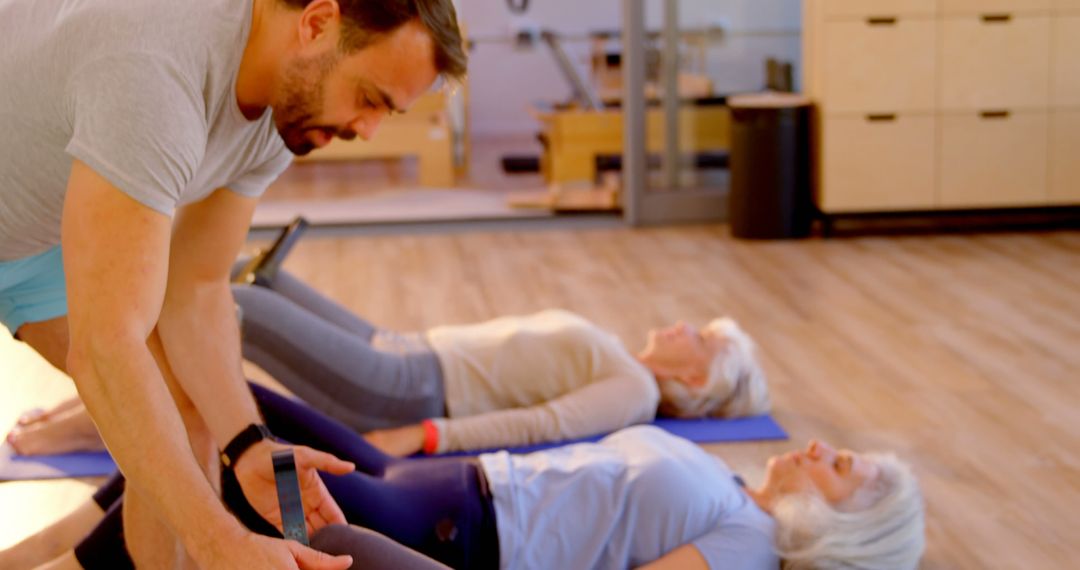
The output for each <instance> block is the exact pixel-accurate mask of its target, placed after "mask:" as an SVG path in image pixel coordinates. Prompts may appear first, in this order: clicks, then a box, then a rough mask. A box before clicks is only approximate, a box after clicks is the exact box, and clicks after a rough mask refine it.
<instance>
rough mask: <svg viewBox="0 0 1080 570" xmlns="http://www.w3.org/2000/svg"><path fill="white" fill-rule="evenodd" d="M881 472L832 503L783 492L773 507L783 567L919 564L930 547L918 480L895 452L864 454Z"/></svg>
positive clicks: (863, 569) (893, 568)
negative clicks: (926, 548) (838, 502)
mask: <svg viewBox="0 0 1080 570" xmlns="http://www.w3.org/2000/svg"><path fill="white" fill-rule="evenodd" d="M862 457H863V458H864V459H865V460H867V461H870V462H872V463H874V464H875V465H877V467H878V469H879V471H878V477H877V478H876V479H874V481H872V482H870V483H868V484H866V485H864V486H863V488H861V489H859V490H858V491H857V492H856V493H855V495H854V496H852V497H851V498H850V499H848V500H847V501H846V502H844V503H842V504H840V505H838V506H836V507H832V506H829V504H828V503H826V502H825V500H824V499H822V498H821V497H820V496H819V495H817V494H809V493H806V494H796V495H789V496H786V497H782V498H781V499H780V500H779V501H777V503H776V505H775V506H774V507H773V512H772V514H773V517H774V518H775V519H776V549H777V552H778V553H779V554H780V556H781V557H782V558H783V559H784V569H785V570H804V569H815V570H832V569H837V570H840V569H843V570H849V569H859V570H879V569H880V570H904V569H907V568H917V567H918V565H919V558H920V557H922V553H923V549H924V548H925V546H926V538H925V531H924V520H923V500H922V493H921V492H920V491H919V483H918V481H917V480H916V479H915V475H914V474H913V473H912V472H911V468H910V467H908V465H907V464H905V463H904V462H903V461H900V460H899V459H897V458H896V456H895V455H893V454H876V453H869V454H864V455H863V456H862Z"/></svg>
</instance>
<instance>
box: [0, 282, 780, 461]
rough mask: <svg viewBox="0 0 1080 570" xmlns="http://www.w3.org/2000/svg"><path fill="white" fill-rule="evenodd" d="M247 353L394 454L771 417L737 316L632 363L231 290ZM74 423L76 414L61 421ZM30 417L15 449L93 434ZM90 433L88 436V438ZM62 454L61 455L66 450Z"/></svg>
mask: <svg viewBox="0 0 1080 570" xmlns="http://www.w3.org/2000/svg"><path fill="white" fill-rule="evenodd" d="M233 296H234V298H235V300H236V303H237V305H238V306H239V307H240V309H241V314H242V317H241V329H242V339H243V355H244V357H245V358H246V359H247V360H250V361H252V362H254V363H255V364H257V365H259V366H260V367H261V368H263V369H264V370H266V371H267V372H268V373H269V374H270V375H271V376H273V377H274V378H275V379H276V380H278V381H279V382H281V383H282V384H283V385H284V386H285V387H287V388H288V389H289V390H290V391H292V392H293V393H294V394H296V395H297V396H299V397H300V398H301V399H303V400H304V401H306V402H308V403H309V404H311V405H312V406H314V407H315V408H316V409H318V410H320V411H321V412H323V413H325V414H327V415H329V416H331V417H333V418H335V419H337V420H339V421H341V422H343V423H345V424H346V425H348V426H350V427H351V428H353V430H355V431H357V432H359V433H365V434H367V437H368V439H369V441H370V442H371V443H372V444H373V445H375V446H376V447H378V448H379V449H381V450H383V451H384V452H387V453H390V454H392V455H396V456H403V455H411V454H413V453H417V452H420V451H426V452H428V453H442V452H451V451H468V450H480V449H490V448H501V447H513V446H520V445H529V444H536V443H543V442H554V441H562V440H572V439H578V438H582V437H587V436H592V435H595V434H600V433H607V432H612V431H615V430H617V429H620V428H623V427H627V426H630V425H633V424H637V423H647V422H649V421H652V420H653V419H654V418H655V417H656V415H657V413H658V412H659V413H660V414H662V415H667V416H674V417H703V416H716V417H740V416H748V415H755V414H761V413H765V412H767V411H768V409H769V394H768V387H767V386H766V383H765V375H764V373H763V372H762V369H761V366H760V364H759V363H758V360H757V358H756V356H755V347H754V342H753V341H752V340H751V339H750V337H749V336H748V335H747V334H746V333H745V332H744V331H743V330H742V329H741V328H740V327H739V326H738V325H737V324H736V323H735V321H733V320H732V319H730V318H722V319H716V320H714V321H712V322H710V323H708V324H707V325H706V326H705V327H703V328H701V329H700V330H698V329H696V328H694V327H692V326H689V325H686V324H683V323H681V322H680V323H677V324H675V325H672V326H669V327H667V328H663V329H656V330H652V331H650V332H649V333H648V335H647V338H646V342H645V346H644V347H643V348H642V349H641V350H639V351H638V352H637V353H631V352H630V351H628V350H627V349H626V347H625V346H624V345H623V344H622V342H620V340H619V339H618V338H617V337H615V335H613V334H610V333H608V332H606V331H604V330H602V329H601V328H599V327H597V326H596V325H594V324H593V323H591V322H589V321H587V320H586V319H584V318H582V317H581V316H579V315H576V314H574V313H571V312H568V311H562V310H547V311H541V312H538V313H535V314H531V315H524V316H508V317H502V318H497V319H494V320H491V321H487V322H483V323H478V324H470V325H454V326H441V327H435V328H433V329H430V330H428V331H426V332H424V333H397V332H393V331H388V330H385V329H380V328H378V327H376V326H375V325H373V324H371V323H369V322H367V321H365V320H364V319H361V318H360V317H358V316H356V315H354V314H351V313H350V312H349V311H347V310H346V309H344V308H343V307H341V306H340V305H338V304H336V303H334V302H333V301H331V300H330V299H328V298H326V297H324V296H322V295H320V294H319V293H317V292H316V291H314V290H313V289H311V288H310V287H308V286H307V285H305V284H304V283H302V282H301V281H299V280H297V279H296V278H295V277H293V276H291V275H289V274H288V273H285V272H280V273H278V274H277V275H276V276H275V278H274V280H273V281H272V282H271V283H270V284H269V286H268V287H262V286H247V285H245V286H234V287H233ZM65 413H67V414H70V412H65ZM64 422H67V423H72V422H69V421H68V417H63V418H62V419H58V420H55V421H52V422H51V423H52V424H53V426H50V425H49V424H50V420H49V418H48V417H46V418H44V419H43V418H40V417H39V418H35V419H32V420H31V421H28V422H25V424H24V425H20V426H18V427H17V428H16V429H15V430H14V431H13V432H12V434H11V435H9V438H8V439H9V441H10V442H11V443H12V445H13V447H14V448H15V449H16V450H18V451H19V452H20V453H26V454H38V453H55V452H60V451H69V450H71V447H70V445H71V444H73V443H78V444H79V445H80V446H82V447H85V445H83V442H85V441H86V440H87V436H91V437H93V436H96V433H95V432H93V425H92V424H91V423H90V422H89V418H88V417H86V418H85V422H84V423H85V425H84V426H83V427H82V428H71V429H69V430H68V431H69V433H67V434H63V433H57V431H56V430H55V429H54V430H52V431H51V432H50V431H49V430H50V428H52V427H54V426H55V425H59V424H62V423H64ZM81 432H88V433H81ZM65 446H66V447H65Z"/></svg>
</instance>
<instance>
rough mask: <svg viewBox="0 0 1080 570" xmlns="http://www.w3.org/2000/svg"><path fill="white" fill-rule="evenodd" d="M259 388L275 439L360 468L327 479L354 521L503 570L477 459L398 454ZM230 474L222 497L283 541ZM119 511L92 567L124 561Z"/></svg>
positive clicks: (461, 562)
mask: <svg viewBox="0 0 1080 570" xmlns="http://www.w3.org/2000/svg"><path fill="white" fill-rule="evenodd" d="M251 391H252V393H253V394H254V396H255V401H256V402H257V403H258V405H259V408H260V410H261V411H262V414H263V417H264V418H265V420H266V424H267V426H269V428H270V431H272V432H273V433H274V435H275V436H277V437H279V438H281V439H283V440H285V441H289V442H291V443H294V444H298V445H306V446H308V447H312V448H314V449H318V450H321V451H326V452H328V453H331V454H333V455H335V456H337V457H339V458H341V459H344V460H346V461H352V462H353V463H355V464H356V472H354V473H350V474H348V475H342V476H335V475H328V474H326V473H323V474H321V475H322V478H323V481H324V482H325V483H326V487H327V488H328V489H329V490H330V494H331V495H333V497H334V499H335V500H336V501H337V503H338V505H339V506H340V507H341V510H342V511H343V512H344V513H345V518H346V519H347V520H348V521H349V523H350V524H354V525H357V526H361V527H365V528H369V529H371V530H374V531H376V532H379V533H381V534H383V535H386V536H388V537H390V538H391V539H393V540H395V541H397V542H399V543H401V544H403V545H405V546H408V547H409V548H412V549H414V550H417V551H419V552H422V553H424V554H426V555H428V556H430V557H432V558H434V559H436V560H438V561H440V562H442V563H443V564H446V565H448V566H451V567H453V568H497V567H498V565H499V540H498V533H497V531H496V527H495V510H494V507H493V504H492V500H491V494H490V493H489V492H488V490H487V485H486V482H485V480H484V475H483V470H482V469H481V468H480V466H479V464H478V463H477V462H476V460H475V459H473V458H462V457H453V458H430V459H428V458H425V459H398V458H394V457H390V456H388V455H386V454H384V453H382V452H381V451H379V450H377V449H375V448H374V447H372V446H371V445H370V444H368V443H367V441H365V440H364V439H363V438H362V437H360V436H359V435H357V434H356V433H355V432H354V431H352V430H351V429H349V428H348V427H346V426H345V425H344V424H341V423H339V422H337V421H336V420H333V419H331V418H328V417H326V416H324V415H322V414H320V413H319V412H317V411H315V410H313V409H312V408H310V407H308V406H307V405H305V404H303V403H301V402H299V401H297V400H294V399H292V398H287V397H284V396H281V395H278V394H276V393H274V392H272V391H270V390H267V389H265V388H262V387H260V386H257V385H255V384H251ZM228 475H229V474H228V473H227V472H226V473H223V477H222V493H223V497H224V500H225V503H226V504H227V505H228V506H229V508H230V509H231V510H232V511H233V512H234V513H235V514H236V516H237V517H238V518H239V519H240V520H241V521H242V522H244V524H245V525H247V526H248V528H251V529H252V530H254V531H256V532H260V533H262V534H267V535H270V536H281V535H280V533H278V532H277V530H276V529H274V528H273V527H272V526H270V525H269V523H267V522H266V521H264V520H262V519H261V518H260V517H259V516H258V514H256V513H255V512H254V511H253V510H252V509H251V507H250V505H248V504H247V501H246V500H245V499H244V498H243V493H242V492H241V491H240V489H239V486H238V485H237V484H236V481H235V479H234V478H231V477H229V476H228ZM117 506H118V504H114V505H113V506H112V507H110V508H109V510H108V512H107V513H106V517H105V519H103V520H102V522H101V523H100V524H99V528H98V529H95V531H94V532H93V533H91V534H90V535H89V536H88V537H87V538H86V539H84V541H83V543H82V544H80V545H79V546H78V547H77V548H76V556H77V557H78V559H79V561H80V562H81V563H82V564H83V566H84V567H85V568H93V567H95V566H97V567H102V566H100V565H99V564H97V561H98V560H111V561H114V562H113V563H114V564H115V561H116V560H118V558H117V553H116V552H115V549H116V545H117V543H118V541H117V540H116V535H117V534H116V533H117V532H122V525H121V524H120V523H119V520H120V509H119V508H117ZM99 531H100V532H99ZM120 544H122V543H120ZM109 567H110V568H113V567H121V568H122V567H125V566H109ZM127 567H130V566H127Z"/></svg>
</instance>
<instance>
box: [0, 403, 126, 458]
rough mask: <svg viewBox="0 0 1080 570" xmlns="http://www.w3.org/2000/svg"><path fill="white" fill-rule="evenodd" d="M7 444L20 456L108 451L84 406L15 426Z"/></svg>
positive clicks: (79, 405)
mask: <svg viewBox="0 0 1080 570" xmlns="http://www.w3.org/2000/svg"><path fill="white" fill-rule="evenodd" d="M61 405H62V404H61ZM7 441H8V443H10V444H11V447H12V448H13V449H14V450H15V452H16V453H18V454H19V455H49V454H54V453H69V452H72V451H100V450H103V449H105V444H104V443H103V442H102V441H101V436H100V435H98V432H97V427H96V426H94V422H93V420H91V419H90V414H89V413H87V411H86V408H85V407H84V406H83V405H82V404H81V403H79V404H78V405H77V406H74V407H70V408H68V409H67V410H65V411H63V412H60V413H58V414H56V415H51V414H47V415H46V417H45V418H43V419H39V420H37V421H35V422H33V423H30V424H26V425H17V426H15V428H14V429H12V430H11V433H9V434H8V436H7Z"/></svg>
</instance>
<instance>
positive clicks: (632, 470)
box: [0, 388, 924, 570]
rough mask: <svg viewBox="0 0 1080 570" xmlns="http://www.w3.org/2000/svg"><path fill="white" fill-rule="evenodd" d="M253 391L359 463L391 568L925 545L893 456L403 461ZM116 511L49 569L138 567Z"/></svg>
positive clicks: (366, 505)
mask: <svg viewBox="0 0 1080 570" xmlns="http://www.w3.org/2000/svg"><path fill="white" fill-rule="evenodd" d="M255 396H256V400H257V402H258V404H259V407H260V409H261V411H262V413H263V415H264V417H265V418H266V421H267V425H268V426H270V428H271V430H273V432H274V433H275V434H276V435H278V436H280V437H283V438H284V439H286V440H289V441H292V442H293V443H296V444H305V445H308V446H311V447H314V448H315V449H320V450H322V451H325V452H328V453H332V454H333V455H335V456H337V457H341V458H344V459H347V460H350V461H352V462H354V463H355V465H356V471H355V472H353V473H349V474H347V475H341V476H331V475H323V479H324V481H325V483H326V486H327V488H328V489H329V490H330V492H331V494H332V495H333V496H334V499H335V500H336V501H337V503H338V505H340V507H341V509H342V511H343V512H344V514H345V517H346V519H347V520H348V521H349V522H350V523H351V524H354V525H357V526H360V527H363V528H365V529H369V530H370V531H374V532H377V533H380V534H381V535H384V536H386V537H388V538H390V539H392V540H393V541H395V542H396V543H398V544H399V545H401V547H402V548H399V552H398V554H399V555H400V557H395V555H394V548H397V546H396V545H393V543H391V546H392V547H391V548H390V549H389V551H387V549H386V548H385V547H386V546H387V545H385V544H384V545H382V546H379V547H378V548H379V551H380V552H379V554H380V556H379V559H380V560H381V561H382V562H381V564H383V566H382V567H385V568H394V569H395V570H410V569H419V568H432V567H437V565H435V564H434V563H433V562H432V561H431V560H427V559H418V558H417V557H416V556H415V555H414V554H413V553H412V552H411V551H409V550H406V547H407V548H408V549H412V550H415V551H418V552H420V553H422V554H424V555H426V556H428V557H430V558H431V559H434V560H435V561H438V562H439V563H441V564H445V565H448V566H450V567H453V568H512V569H523V570H528V569H548V568H574V569H590V568H595V569H624V568H638V567H643V568H649V569H651V570H667V569H670V570H694V569H705V568H711V569H714V570H719V569H736V570H738V569H744V570H775V569H776V568H778V567H780V566H781V565H782V564H783V565H784V566H786V567H788V568H792V569H803V568H822V569H832V568H836V569H856V568H858V569H867V570H879V569H880V570H905V569H909V568H916V567H917V564H918V561H919V558H920V557H921V555H922V552H923V549H924V522H923V518H924V514H923V503H922V498H921V495H920V493H919V487H918V483H917V481H916V480H915V477H914V475H913V474H912V472H911V470H910V469H909V468H908V467H907V466H906V465H905V464H904V463H902V462H901V461H899V460H898V459H897V458H896V457H895V456H893V455H890V454H859V453H854V452H851V451H847V450H834V449H833V448H832V447H830V446H828V445H826V444H824V443H821V442H818V441H811V442H810V443H809V444H808V445H807V446H806V447H805V448H804V449H803V450H800V451H793V452H790V453H787V454H785V455H781V456H776V457H773V458H771V459H770V460H769V461H768V463H767V465H766V470H765V477H764V481H763V482H762V483H761V484H760V485H759V486H757V487H753V488H748V487H745V486H744V484H743V482H742V480H741V479H740V478H739V477H738V476H737V475H735V474H734V473H733V472H732V471H731V469H730V468H729V467H728V466H727V465H726V464H725V463H724V462H723V461H722V460H720V459H719V458H718V457H716V456H714V455H711V454H709V453H707V452H706V451H704V450H703V449H702V448H701V447H699V446H697V445H695V444H693V443H691V442H689V441H686V440H684V439H681V438H679V437H676V436H674V435H671V434H669V433H667V432H665V431H663V430H661V429H659V428H656V427H653V426H635V427H631V428H626V429H623V430H620V431H618V432H616V433H614V434H612V435H610V436H608V437H606V438H604V439H602V440H601V441H599V442H598V443H589V444H576V445H570V446H565V447H561V448H556V449H549V450H545V451H539V452H535V453H531V454H527V455H511V454H509V453H507V452H505V451H501V452H498V453H489V454H482V455H480V457H479V458H478V459H477V458H464V457H452V458H419V459H415V458H405V459H400V458H393V457H390V456H388V455H386V454H383V453H381V452H380V451H378V450H377V449H375V448H374V447H372V446H371V445H370V444H368V443H367V442H366V440H364V439H363V438H361V437H359V436H357V435H356V434H355V433H354V432H353V431H352V430H350V429H349V428H347V427H346V426H344V425H342V424H340V423H339V422H336V421H334V420H332V419H330V418H327V417H325V416H322V415H321V414H319V413H318V412H316V411H314V410H312V409H311V408H309V407H307V406H305V405H304V404H303V403H301V402H298V401H295V400H292V399H290V398H286V397H283V396H281V395H278V394H275V393H273V392H270V391H268V390H265V389H262V388H256V390H255ZM225 498H226V502H228V503H229V504H230V506H231V507H232V509H233V511H234V512H235V513H236V514H237V515H238V516H239V517H240V518H241V519H242V520H244V522H245V524H247V525H248V526H249V527H251V528H253V529H257V528H260V525H261V526H262V528H263V529H264V532H267V533H268V534H273V533H276V532H277V531H276V530H275V529H274V528H273V527H271V526H270V525H269V524H268V523H266V522H265V521H263V520H261V519H260V518H259V517H260V516H262V515H265V516H266V517H267V518H269V519H271V520H277V519H276V517H275V513H255V512H254V511H253V510H252V509H251V508H250V507H247V506H246V504H245V502H244V501H243V499H242V492H241V491H239V489H238V488H237V487H235V486H234V485H233V486H229V485H226V488H225ZM116 507H117V506H116V505H115V504H114V505H112V507H111V508H110V511H109V515H108V516H106V517H105V519H104V520H103V521H102V523H101V524H100V525H98V526H97V528H96V530H95V531H94V532H93V533H92V534H91V535H90V536H89V537H88V538H86V539H84V540H82V541H81V542H80V543H79V545H78V546H77V547H76V548H75V551H74V552H67V553H66V554H64V555H62V556H61V557H60V558H58V559H57V561H56V563H55V564H53V565H52V566H50V567H49V568H76V567H78V564H82V565H83V566H84V567H86V568H92V567H95V566H100V565H101V564H102V561H108V562H109V565H108V567H110V568H117V569H120V568H125V567H127V566H125V562H124V561H125V560H126V557H125V556H124V552H123V544H122V528H121V526H120V525H121V524H122V523H121V521H120V520H119V518H118V517H119V509H118V508H116ZM100 517H101V511H100V510H98V511H97V518H98V519H100ZM82 525H83V526H82V527H81V531H82V532H83V533H85V532H86V529H87V526H86V521H85V520H84V521H83V523H82ZM72 530H73V529H72V528H71V526H70V525H69V527H68V531H67V532H66V533H60V532H59V531H57V530H55V529H53V530H52V531H50V532H53V533H54V534H57V535H61V534H63V535H65V536H69V537H70V536H73V535H74V534H75V533H74V532H71V531H72ZM332 534H334V535H336V536H334V537H332V539H327V537H325V536H321V535H317V536H316V537H315V540H314V541H313V544H314V545H316V547H317V548H319V549H321V550H323V551H324V552H328V553H330V554H352V555H353V556H354V562H355V563H356V564H357V566H354V567H361V566H360V564H363V562H364V557H365V556H367V555H373V554H374V553H373V552H370V553H367V554H365V552H364V549H360V548H359V547H356V548H354V546H356V545H355V543H354V541H352V540H351V539H350V538H349V533H348V532H340V531H333V532H332ZM54 539H56V537H54ZM57 540H59V539H57ZM54 542H55V540H54ZM365 544H367V542H365ZM68 547H69V548H70V544H69V545H68ZM365 548H368V547H367V546H365ZM5 554H6V553H2V552H0V562H4V561H5V558H4V555H5ZM39 554H40V552H39ZM40 560H41V558H40V557H39V558H37V559H36V561H40Z"/></svg>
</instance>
